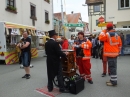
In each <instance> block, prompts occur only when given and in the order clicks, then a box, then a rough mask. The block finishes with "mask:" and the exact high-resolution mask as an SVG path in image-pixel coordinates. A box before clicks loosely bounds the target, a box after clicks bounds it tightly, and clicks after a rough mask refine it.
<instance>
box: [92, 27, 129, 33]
mask: <svg viewBox="0 0 130 97" xmlns="http://www.w3.org/2000/svg"><path fill="white" fill-rule="evenodd" d="M115 30H116V31H122V32H125V31H126V32H127V31H130V28H115ZM101 31H102V30H97V31H94V32H92V34H98V33H100V32H101Z"/></svg>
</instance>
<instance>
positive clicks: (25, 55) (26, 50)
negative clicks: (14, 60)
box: [17, 31, 31, 79]
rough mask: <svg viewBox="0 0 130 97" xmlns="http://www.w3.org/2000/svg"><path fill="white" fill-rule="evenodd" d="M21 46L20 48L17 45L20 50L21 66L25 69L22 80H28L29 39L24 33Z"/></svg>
mask: <svg viewBox="0 0 130 97" xmlns="http://www.w3.org/2000/svg"><path fill="white" fill-rule="evenodd" d="M21 41H22V42H23V44H22V45H21V46H20V43H19V44H18V45H17V46H18V47H20V49H21V57H22V64H23V66H24V69H25V73H26V74H25V75H24V76H23V77H22V78H26V79H29V78H30V77H31V76H30V61H31V39H30V38H29V37H28V33H27V32H26V31H24V32H23V38H22V39H21Z"/></svg>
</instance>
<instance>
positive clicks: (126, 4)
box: [119, 0, 130, 8]
mask: <svg viewBox="0 0 130 97" xmlns="http://www.w3.org/2000/svg"><path fill="white" fill-rule="evenodd" d="M119 2H120V8H130V0H119Z"/></svg>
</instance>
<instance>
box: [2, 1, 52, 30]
mask: <svg viewBox="0 0 130 97" xmlns="http://www.w3.org/2000/svg"><path fill="white" fill-rule="evenodd" d="M52 2H53V0H1V3H0V21H7V22H12V23H17V24H23V25H29V26H35V27H36V28H37V29H38V30H42V31H48V30H52V29H53V18H52V16H53V3H52Z"/></svg>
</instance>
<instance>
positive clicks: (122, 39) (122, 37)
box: [120, 33, 124, 56]
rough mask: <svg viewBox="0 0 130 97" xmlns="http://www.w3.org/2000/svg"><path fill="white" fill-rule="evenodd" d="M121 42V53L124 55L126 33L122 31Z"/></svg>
mask: <svg viewBox="0 0 130 97" xmlns="http://www.w3.org/2000/svg"><path fill="white" fill-rule="evenodd" d="M120 37H121V42H122V48H121V55H122V56H124V51H123V50H124V35H123V33H120Z"/></svg>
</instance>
